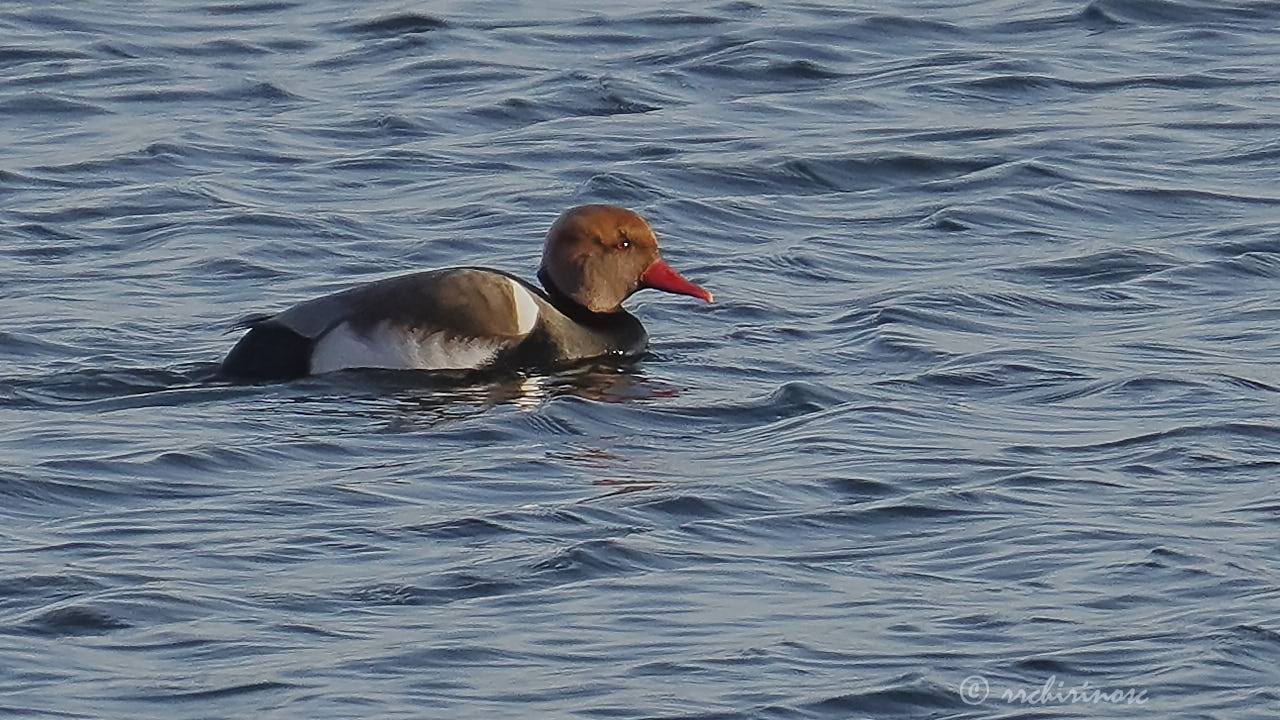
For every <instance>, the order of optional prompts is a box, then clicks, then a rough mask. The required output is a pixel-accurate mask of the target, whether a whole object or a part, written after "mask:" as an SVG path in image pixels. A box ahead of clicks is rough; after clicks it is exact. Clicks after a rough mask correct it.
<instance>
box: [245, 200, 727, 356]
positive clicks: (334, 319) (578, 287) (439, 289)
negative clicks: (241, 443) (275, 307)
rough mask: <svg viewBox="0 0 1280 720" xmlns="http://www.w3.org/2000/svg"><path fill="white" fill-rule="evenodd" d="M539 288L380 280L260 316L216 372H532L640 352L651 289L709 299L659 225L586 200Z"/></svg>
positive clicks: (569, 213) (472, 275)
mask: <svg viewBox="0 0 1280 720" xmlns="http://www.w3.org/2000/svg"><path fill="white" fill-rule="evenodd" d="M537 278H538V281H539V283H540V284H541V287H537V286H535V285H533V284H532V283H529V282H527V281H525V280H523V279H521V278H519V277H517V276H515V275H513V274H511V273H508V272H505V271H502V270H495V269H491V268H486V267H470V266H468V267H453V268H443V269H437V270H425V271H420V272H414V273H410V274H407V275H398V276H395V277H390V278H385V279H382V280H376V281H373V282H369V283H365V284H363V285H358V286H356V287H352V288H350V289H347V290H343V291H340V292H337V293H333V294H331V295H325V296H323V297H318V298H314V299H311V300H306V301H304V302H300V303H298V304H296V305H293V306H292V307H289V308H287V309H285V310H283V311H281V312H278V313H276V314H274V315H257V316H253V317H251V318H250V319H248V320H246V321H243V322H242V323H241V324H240V325H239V327H241V328H242V329H246V330H247V332H246V333H245V334H244V335H243V336H242V337H241V338H240V339H239V341H238V342H236V344H235V346H233V347H232V348H231V351H230V352H229V353H227V356H226V358H225V359H224V360H223V361H222V364H221V366H220V373H221V374H222V375H223V376H226V377H230V378H241V379H249V380H290V379H295V378H300V377H306V376H309V375H321V374H325V373H331V372H334V371H338V370H347V369H356V368H383V369H399V370H426V371H469V370H481V371H501V372H527V371H535V370H538V369H551V368H555V367H557V366H564V365H569V364H574V363H578V362H582V361H587V360H591V359H597V358H606V357H614V358H628V357H635V356H639V355H641V354H643V353H644V352H645V351H646V350H647V348H648V344H649V337H648V333H647V332H646V331H645V329H644V326H643V325H642V324H641V323H640V320H639V319H637V318H636V317H635V316H634V315H632V314H631V313H630V312H628V311H627V310H625V309H624V308H623V307H622V303H623V302H624V301H626V299H627V298H629V297H631V295H632V294H634V293H635V292H637V291H639V290H644V289H647V288H651V289H655V290H663V291H666V292H669V293H676V294H680V295H688V296H692V297H695V298H699V299H701V300H704V301H706V302H708V303H710V302H712V301H713V298H712V295H711V293H710V292H708V291H707V290H705V289H703V288H702V287H700V286H698V285H696V284H694V283H693V282H691V281H689V280H687V279H686V278H685V277H684V276H683V275H681V274H680V273H678V272H676V271H675V270H674V269H673V268H672V267H671V266H670V265H668V264H667V263H666V262H665V261H664V260H663V259H662V257H661V255H660V254H659V251H658V239H657V236H656V235H655V234H654V232H653V229H652V228H650V227H649V224H648V223H647V222H645V220H644V219H643V218H641V217H640V215H638V214H636V213H635V212H633V211H631V210H628V209H625V208H621V207H617V206H614V205H581V206H578V207H574V208H570V209H569V210H566V211H565V212H564V213H562V214H561V215H560V216H559V217H558V218H557V219H556V220H555V222H554V223H553V224H552V225H551V229H550V230H549V231H548V232H547V236H546V241H545V243H544V245H543V252H542V262H541V264H540V266H539V268H538V271H537Z"/></svg>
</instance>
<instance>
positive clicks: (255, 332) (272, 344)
mask: <svg viewBox="0 0 1280 720" xmlns="http://www.w3.org/2000/svg"><path fill="white" fill-rule="evenodd" d="M248 325H249V332H247V333H245V335H244V337H242V338H240V342H238V343H236V346H235V347H233V348H231V352H229V353H227V359H226V360H223V361H222V368H221V369H220V372H221V373H222V374H223V375H229V376H232V377H239V378H250V379H254V380H289V379H292V378H300V377H303V376H305V375H306V374H307V373H308V372H309V371H310V367H311V348H312V346H313V345H314V344H315V343H314V342H313V341H312V340H311V339H310V338H308V337H305V336H303V335H299V334H298V333H296V332H294V331H292V330H290V329H289V328H287V327H285V326H283V325H280V324H277V323H274V322H271V321H270V320H261V319H259V320H257V321H256V322H252V323H249V324H248Z"/></svg>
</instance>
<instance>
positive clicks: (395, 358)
mask: <svg viewBox="0 0 1280 720" xmlns="http://www.w3.org/2000/svg"><path fill="white" fill-rule="evenodd" d="M500 349H502V343H497V342H492V341H487V340H479V339H469V340H468V339H458V338H449V337H447V336H446V335H445V334H444V333H441V332H438V331H437V332H430V331H424V330H418V329H404V328H401V327H398V326H392V325H390V324H389V323H385V322H384V323H380V324H378V325H376V326H374V327H373V328H371V329H370V330H369V333H368V334H367V335H362V334H360V333H358V332H356V331H355V330H354V329H353V328H352V327H351V325H350V324H348V323H345V322H344V323H342V324H341V325H339V326H337V327H335V328H334V329H332V330H330V331H329V332H327V333H325V334H324V336H322V337H321V338H320V340H319V341H318V342H316V346H315V349H314V350H312V351H311V373H312V374H314V375H318V374H320V373H327V372H333V371H334V370H343V369H345V368H390V369H395V370H467V369H472V368H478V367H480V366H482V365H484V364H485V363H487V362H489V361H490V360H492V359H493V357H494V356H495V355H497V354H498V351H499V350H500Z"/></svg>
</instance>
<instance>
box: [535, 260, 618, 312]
mask: <svg viewBox="0 0 1280 720" xmlns="http://www.w3.org/2000/svg"><path fill="white" fill-rule="evenodd" d="M538 282H540V283H542V288H543V289H544V290H546V291H547V298H548V299H549V300H551V304H552V305H553V306H555V309H557V310H559V311H560V312H562V313H564V314H565V315H568V316H569V317H570V318H572V319H573V321H574V322H577V323H582V324H583V325H600V324H609V323H614V322H617V321H618V320H620V319H622V317H623V316H630V315H631V313H629V312H627V311H626V310H623V309H622V308H618V309H617V310H614V311H613V312H595V311H593V310H591V309H589V308H587V307H586V306H585V305H583V304H582V303H580V302H578V301H577V300H574V299H573V298H571V297H569V296H568V295H566V294H564V293H562V292H560V288H558V287H556V284H555V283H553V282H551V274H550V273H548V272H547V269H546V268H545V267H542V268H538Z"/></svg>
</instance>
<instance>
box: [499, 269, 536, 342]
mask: <svg viewBox="0 0 1280 720" xmlns="http://www.w3.org/2000/svg"><path fill="white" fill-rule="evenodd" d="M507 282H509V283H511V298H512V299H513V300H514V301H515V305H516V328H517V329H518V330H519V331H520V334H521V335H528V334H529V331H530V330H532V329H533V326H534V325H536V324H537V323H538V301H537V300H535V299H533V293H530V292H529V291H528V290H526V289H525V287H524V285H521V284H520V283H518V282H516V281H515V280H513V279H511V278H507Z"/></svg>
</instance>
